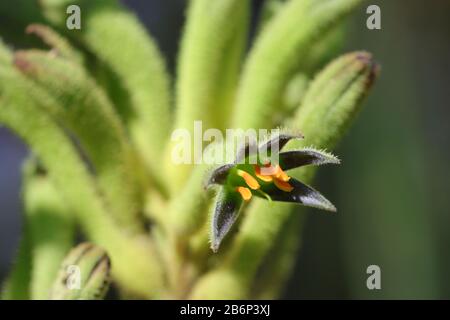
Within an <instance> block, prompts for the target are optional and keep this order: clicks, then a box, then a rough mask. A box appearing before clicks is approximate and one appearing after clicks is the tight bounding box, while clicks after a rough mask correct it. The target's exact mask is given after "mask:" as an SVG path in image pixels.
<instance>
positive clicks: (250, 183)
mask: <svg viewBox="0 0 450 320" xmlns="http://www.w3.org/2000/svg"><path fill="white" fill-rule="evenodd" d="M237 174H238V175H239V176H241V177H242V178H243V179H244V180H245V183H246V184H247V185H248V186H249V187H250V188H251V189H253V190H258V189H259V188H260V187H261V186H260V185H259V183H258V181H257V180H256V179H255V178H253V177H252V176H251V175H250V174H249V173H248V172H245V171H244V170H238V171H237Z"/></svg>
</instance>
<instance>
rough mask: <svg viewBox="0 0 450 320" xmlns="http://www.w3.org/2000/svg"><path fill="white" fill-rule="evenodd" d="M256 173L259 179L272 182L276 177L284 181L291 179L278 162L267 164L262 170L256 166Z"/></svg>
mask: <svg viewBox="0 0 450 320" xmlns="http://www.w3.org/2000/svg"><path fill="white" fill-rule="evenodd" d="M262 171H264V172H262ZM255 173H256V176H257V177H258V178H259V179H261V180H263V181H265V182H271V181H272V180H273V179H274V178H275V179H279V180H282V181H284V182H287V181H289V180H290V179H291V177H289V176H288V175H287V174H286V173H285V172H284V171H283V169H281V167H280V166H279V165H278V164H277V165H276V166H271V165H270V164H269V165H265V166H264V169H263V170H261V167H259V166H255Z"/></svg>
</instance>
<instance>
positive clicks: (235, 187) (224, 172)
mask: <svg viewBox="0 0 450 320" xmlns="http://www.w3.org/2000/svg"><path fill="white" fill-rule="evenodd" d="M300 138H303V136H301V135H291V134H286V133H282V134H277V135H275V136H272V137H270V139H268V140H266V141H264V142H262V143H260V144H259V145H258V146H256V148H255V146H254V145H252V144H251V143H249V144H247V145H245V146H244V147H243V148H242V149H241V150H240V151H239V152H238V153H237V154H238V155H237V157H236V160H235V162H234V163H231V164H225V165H222V166H220V167H218V168H217V169H215V170H213V171H212V173H211V174H210V175H209V177H208V178H207V180H206V181H207V183H206V187H209V186H211V185H219V186H220V190H219V193H218V198H217V200H216V203H215V207H214V213H213V218H212V221H211V223H212V225H211V230H212V232H211V248H212V250H213V251H214V252H216V251H217V250H218V248H219V246H220V243H221V242H222V240H223V239H224V237H225V236H226V234H227V233H228V232H229V231H230V229H231V227H232V225H233V224H234V222H235V221H236V219H237V217H238V215H239V211H240V208H241V207H242V203H244V202H248V201H250V200H251V199H252V197H253V196H256V197H259V198H263V199H266V200H269V201H281V202H293V203H298V204H300V205H304V206H309V207H314V208H318V209H322V210H326V211H336V208H335V206H334V205H333V204H332V203H331V202H330V201H328V200H327V199H326V198H325V197H324V196H323V195H321V194H320V193H319V192H318V191H316V190H314V189H313V188H311V187H310V186H308V185H306V184H304V183H302V182H300V181H298V180H296V179H294V178H292V177H290V176H289V175H288V174H287V173H286V172H285V171H288V170H291V169H295V168H298V167H302V166H306V165H316V166H317V165H323V164H339V163H340V161H339V159H338V158H336V157H335V156H333V155H332V154H329V153H327V152H324V151H320V150H315V149H312V148H305V149H300V150H290V151H286V152H280V150H281V149H282V148H283V147H284V146H285V145H286V144H287V143H288V142H289V141H290V140H292V139H300Z"/></svg>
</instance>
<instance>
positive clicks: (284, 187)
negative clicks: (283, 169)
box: [273, 179, 294, 192]
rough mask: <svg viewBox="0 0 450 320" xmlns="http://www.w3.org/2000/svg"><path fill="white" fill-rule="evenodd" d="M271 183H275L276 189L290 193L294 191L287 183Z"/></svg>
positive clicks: (276, 180) (280, 181)
mask: <svg viewBox="0 0 450 320" xmlns="http://www.w3.org/2000/svg"><path fill="white" fill-rule="evenodd" d="M273 182H274V183H275V185H276V186H277V188H278V189H280V190H283V191H285V192H291V191H292V190H294V187H293V186H291V185H290V184H289V182H286V181H283V180H280V179H275V180H274V181H273Z"/></svg>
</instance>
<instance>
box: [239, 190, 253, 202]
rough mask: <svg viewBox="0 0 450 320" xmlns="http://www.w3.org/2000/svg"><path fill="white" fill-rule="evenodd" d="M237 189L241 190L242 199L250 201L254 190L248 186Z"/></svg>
mask: <svg viewBox="0 0 450 320" xmlns="http://www.w3.org/2000/svg"><path fill="white" fill-rule="evenodd" d="M236 191H237V192H239V193H240V194H241V196H242V199H244V200H245V201H249V200H250V199H251V198H252V192H251V191H250V189H249V188H246V187H237V188H236Z"/></svg>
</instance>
